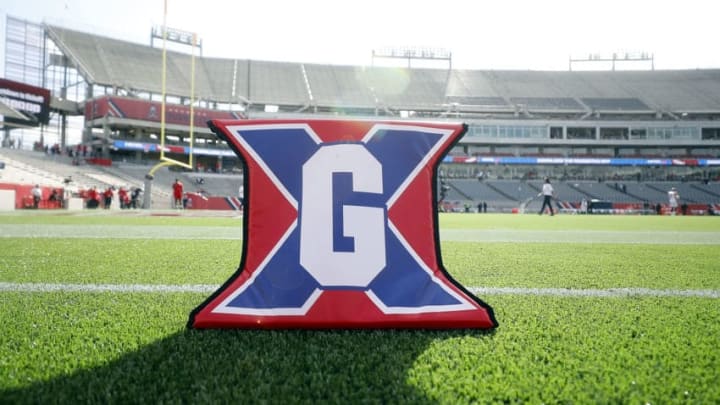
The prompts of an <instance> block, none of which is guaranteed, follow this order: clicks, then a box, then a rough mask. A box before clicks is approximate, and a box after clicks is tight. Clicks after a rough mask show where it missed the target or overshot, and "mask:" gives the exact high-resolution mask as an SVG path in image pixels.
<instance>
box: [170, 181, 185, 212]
mask: <svg viewBox="0 0 720 405" xmlns="http://www.w3.org/2000/svg"><path fill="white" fill-rule="evenodd" d="M172 189H173V203H174V204H175V208H182V207H183V202H182V199H183V184H182V182H180V180H178V179H175V183H173V185H172Z"/></svg>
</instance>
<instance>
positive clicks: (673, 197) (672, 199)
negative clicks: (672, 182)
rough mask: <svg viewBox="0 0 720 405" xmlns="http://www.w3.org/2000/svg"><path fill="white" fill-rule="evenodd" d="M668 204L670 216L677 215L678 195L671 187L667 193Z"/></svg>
mask: <svg viewBox="0 0 720 405" xmlns="http://www.w3.org/2000/svg"><path fill="white" fill-rule="evenodd" d="M668 202H669V203H670V215H675V214H677V209H678V203H679V202H680V193H678V192H677V190H676V189H675V187H671V188H670V191H668Z"/></svg>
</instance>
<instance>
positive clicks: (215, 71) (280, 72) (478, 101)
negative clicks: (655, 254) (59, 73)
mask: <svg viewBox="0 0 720 405" xmlns="http://www.w3.org/2000/svg"><path fill="white" fill-rule="evenodd" d="M45 28H46V31H47V33H48V36H49V37H50V38H51V39H52V40H53V41H54V42H55V43H56V44H57V45H58V48H59V49H60V50H61V51H62V52H63V53H64V54H65V55H67V56H68V57H70V59H71V60H72V63H73V64H74V65H76V66H77V67H78V70H79V71H80V72H81V74H82V75H83V76H85V78H86V79H87V80H88V81H89V82H91V83H94V84H99V85H104V86H109V87H116V88H125V89H129V90H132V89H135V90H142V91H148V92H153V93H160V91H161V80H160V79H161V75H162V71H161V70H162V68H161V63H160V61H161V50H160V49H157V48H152V47H150V46H146V45H140V44H136V43H131V42H126V41H121V40H116V39H111V38H107V37H103V36H99V35H93V34H88V33H83V32H79V31H75V30H70V29H67V28H63V27H59V26H56V25H47V24H46V25H45ZM189 66H190V55H187V54H183V53H178V52H170V51H169V52H168V66H167V93H168V94H171V95H176V96H181V97H186V96H188V95H189V89H190V84H189V83H190V77H189V72H190V68H189ZM248 81H249V82H248ZM233 85H234V87H233ZM195 90H196V95H197V97H200V98H203V99H206V100H210V101H216V102H227V103H236V102H238V100H242V99H245V100H246V101H250V102H251V103H254V104H260V105H263V104H276V105H288V106H294V107H295V108H302V107H303V106H307V105H308V104H312V105H315V106H319V107H324V108H326V109H328V108H363V109H375V108H378V107H382V108H389V109H396V110H413V109H428V108H430V109H433V110H437V111H441V110H443V109H448V107H454V108H456V109H457V110H458V111H467V110H477V111H517V110H523V111H527V112H533V111H535V112H543V111H561V112H562V111H573V112H581V111H586V112H589V111H598V112H610V113H612V112H619V113H624V112H655V111H657V112H660V113H663V112H670V111H675V112H683V111H690V112H705V111H720V70H707V69H705V70H678V71H643V72H636V71H581V72H574V71H569V72H561V71H521V70H509V71H502V70H500V71H492V70H462V69H452V70H449V71H448V70H443V69H421V68H412V69H410V68H401V67H396V68H386V67H361V66H337V65H321V64H302V63H286V62H267V61H251V60H235V59H223V58H207V57H202V58H198V59H197V64H196V70H195Z"/></svg>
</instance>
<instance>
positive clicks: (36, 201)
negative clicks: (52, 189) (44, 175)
mask: <svg viewBox="0 0 720 405" xmlns="http://www.w3.org/2000/svg"><path fill="white" fill-rule="evenodd" d="M26 190H27V189H26ZM31 193H32V198H33V208H35V209H38V207H40V200H42V190H41V189H40V185H39V184H36V185H35V187H33V189H32V191H31Z"/></svg>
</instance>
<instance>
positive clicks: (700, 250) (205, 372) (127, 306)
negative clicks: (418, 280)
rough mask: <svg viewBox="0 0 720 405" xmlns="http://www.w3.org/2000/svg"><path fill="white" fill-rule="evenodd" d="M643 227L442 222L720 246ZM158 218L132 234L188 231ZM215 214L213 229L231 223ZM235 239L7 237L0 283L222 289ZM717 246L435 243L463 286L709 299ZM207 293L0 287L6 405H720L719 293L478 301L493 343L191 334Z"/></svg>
mask: <svg viewBox="0 0 720 405" xmlns="http://www.w3.org/2000/svg"><path fill="white" fill-rule="evenodd" d="M8 218H20V219H19V220H16V219H12V220H8ZM37 218H40V219H35V217H31V216H12V215H0V224H4V223H8V222H7V221H10V223H14V224H28V226H33V225H35V224H48V223H51V224H52V223H56V222H53V221H55V219H52V218H54V217H52V216H39V217H37ZM68 218H72V219H71V220H69V221H70V222H57V223H58V224H68V225H78V226H82V224H95V225H100V224H102V222H94V221H97V219H95V218H94V217H84V216H79V217H68ZM110 218H113V217H105V218H104V219H110ZM516 218H519V219H518V220H516ZM566 218H567V219H566ZM611 218H613V219H611ZM614 218H619V219H617V220H616V219H614ZM647 218H649V217H586V216H555V217H553V218H549V217H546V216H543V217H538V216H528V215H525V216H510V215H506V216H499V215H497V216H495V215H484V214H483V215H478V214H475V215H473V214H456V215H442V216H441V217H440V220H441V225H442V226H443V227H450V228H453V227H454V228H453V229H517V230H520V231H522V230H536V229H543V228H542V226H544V227H545V228H547V227H557V228H558V229H557V230H563V229H566V230H585V229H597V230H615V231H617V232H623V231H633V230H648V229H649V230H667V231H676V232H679V233H682V232H684V231H693V232H697V231H700V232H709V233H710V234H714V233H715V232H717V231H718V228H719V226H718V225H720V221H718V220H717V219H716V218H697V219H693V218H691V217H686V218H685V217H657V218H651V219H647ZM122 219H125V218H122ZM160 219H162V221H160V222H155V221H157V218H151V217H138V218H136V219H133V221H137V222H133V224H134V225H141V226H147V225H151V226H157V227H166V226H168V225H172V226H194V225H189V224H188V223H187V222H186V219H185V218H160ZM195 220H198V224H199V223H202V220H203V219H202V218H199V219H197V218H195V219H193V221H195ZM214 220H217V221H219V222H220V223H222V225H217V226H223V227H224V226H227V225H226V223H230V224H234V225H238V224H239V221H238V220H237V219H220V218H214ZM12 221H16V222H12ZM23 221H24V222H23ZM63 221H65V219H63ZM476 221H479V222H476ZM190 222H192V221H190ZM107 224H108V225H107V228H108V232H110V233H112V229H113V226H115V225H127V222H124V221H121V220H116V219H111V220H109V221H108V222H107ZM202 224H203V225H206V223H202ZM548 224H552V225H548ZM212 226H215V225H212ZM501 226H504V227H507V228H498V227H501ZM0 229H2V227H1V226H0ZM241 243H242V242H241V241H239V240H223V239H217V240H194V239H181V240H173V239H162V238H157V239H148V238H138V239H112V238H109V239H88V238H72V239H71V238H45V237H42V238H41V237H24V238H14V237H0V252H2V254H0V282H37V283H117V284H220V283H222V282H224V281H225V280H226V279H227V277H229V275H230V274H231V273H232V272H234V271H235V269H236V267H237V265H238V263H239V258H240V247H241ZM717 250H718V249H717V245H693V244H690V245H684V246H676V245H673V244H672V243H669V244H663V245H655V244H633V245H626V244H622V243H617V244H609V243H603V244H597V243H568V244H562V243H523V244H521V243H478V242H449V241H448V242H443V243H442V257H443V262H444V265H445V267H446V268H447V269H448V270H449V271H450V273H451V274H452V275H453V276H454V277H455V278H456V279H457V280H458V281H460V282H461V283H463V284H464V285H466V286H469V287H473V286H490V287H528V288H534V287H538V288H543V287H549V288H615V287H644V288H657V289H712V290H715V291H716V290H718V288H719V287H718V286H719V285H720V272H718V271H717V269H718V267H717V264H716V263H720V260H718V259H720V253H719V252H718V251H717ZM206 296H207V294H198V293H138V292H126V293H108V292H104V293H91V292H32V293H31V292H13V291H2V292H0V324H2V325H3V333H1V334H0V403H138V402H150V403H168V402H170V403H179V402H182V403H318V402H323V403H343V404H345V403H358V402H362V403H413V404H430V403H433V404H434V403H443V404H444V403H447V404H457V403H714V402H716V401H717V398H720V373H718V372H717V370H718V369H719V366H718V365H719V364H720V349H719V348H718V344H717V343H718V338H717V337H718V336H720V311H718V310H717V308H718V302H717V301H718V300H717V299H715V298H692V297H615V298H607V297H605V298H600V297H554V296H532V295H489V296H481V297H480V298H482V299H483V300H484V301H486V302H487V303H489V304H490V305H492V306H493V308H494V309H495V313H496V316H497V319H498V321H499V322H500V326H499V328H498V329H497V330H495V331H494V332H489V333H488V332H482V331H472V330H470V331H468V330H455V331H424V330H414V331H249V330H224V331H213V330H204V331H197V330H187V329H186V328H185V323H186V322H187V317H188V314H189V312H190V311H191V310H192V309H193V308H195V307H196V306H197V305H198V304H199V303H200V302H202V301H203V300H204V299H205V298H206Z"/></svg>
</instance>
